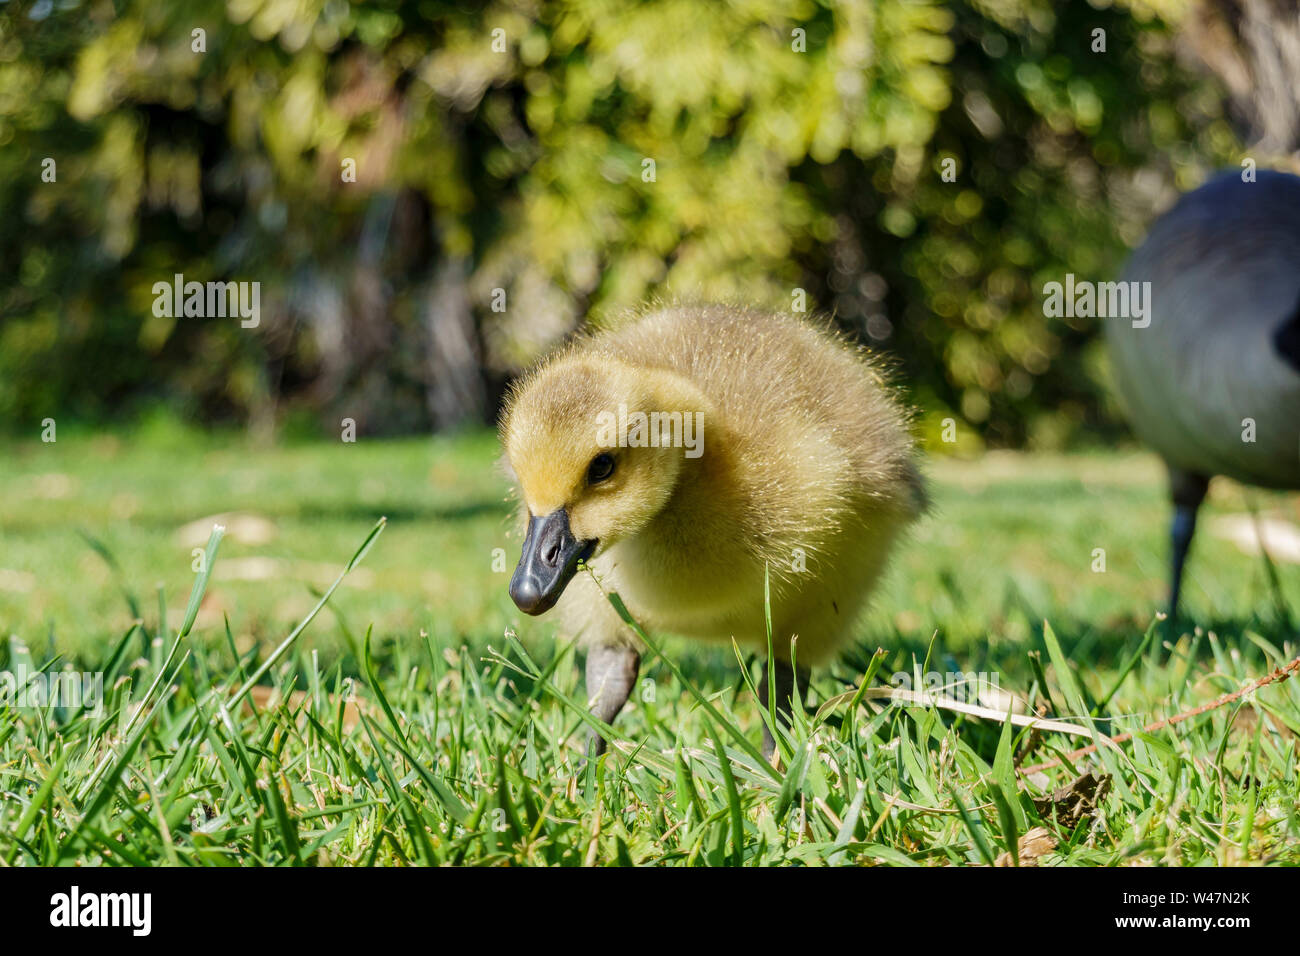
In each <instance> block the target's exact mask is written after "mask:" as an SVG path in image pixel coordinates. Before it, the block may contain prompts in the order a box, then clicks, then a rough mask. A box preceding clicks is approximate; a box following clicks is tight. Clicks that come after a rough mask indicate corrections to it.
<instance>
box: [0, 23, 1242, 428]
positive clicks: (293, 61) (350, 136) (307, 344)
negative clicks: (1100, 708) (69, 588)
mask: <svg viewBox="0 0 1300 956" xmlns="http://www.w3.org/2000/svg"><path fill="white" fill-rule="evenodd" d="M1180 13H1181V4H1180V3H1177V2H1170V3H1160V4H1156V5H1154V7H1153V6H1152V5H1148V4H1138V5H1134V6H1129V5H1125V4H1120V5H1117V6H1114V7H1108V8H1105V9H1093V8H1092V7H1090V6H1087V5H1083V4H1068V5H1058V4H1051V3H1049V2H1047V0H996V2H993V0H965V2H949V3H941V2H937V0H936V2H919V0H879V2H874V3H871V4H865V3H858V2H811V0H804V2H799V3H794V4H790V3H784V2H783V3H777V2H775V0H754V2H748V3H737V4H699V3H696V2H693V0H665V2H660V3H654V4H644V3H638V2H633V0H615V2H610V0H553V2H548V3H544V4H540V5H535V4H531V3H529V4H525V3H522V2H510V0H506V2H496V3H491V4H488V5H486V6H484V7H482V8H475V9H473V10H469V9H464V8H462V7H460V6H456V5H452V4H444V3H438V2H433V0H424V2H419V3H398V2H388V3H373V4H348V3H340V2H336V0H331V2H309V3H290V2H288V0H238V2H232V3H228V4H227V3H224V2H214V0H180V2H176V3H169V4H165V5H161V6H160V5H158V4H155V3H152V2H147V0H124V2H120V3H116V4H112V3H109V2H108V0H89V2H84V3H82V2H70V3H55V4H53V5H50V4H49V3H38V4H32V5H25V4H23V3H17V2H15V3H9V4H6V5H4V7H3V9H0V145H2V146H3V149H0V208H3V209H4V210H6V212H8V215H6V216H5V217H4V220H3V223H2V224H0V256H3V258H4V261H6V262H9V263H13V264H14V268H13V269H11V270H7V271H6V273H5V274H4V276H3V277H0V317H2V320H3V326H0V422H4V423H5V424H6V426H7V427H9V428H14V429H21V430H23V431H27V430H29V429H31V428H33V427H34V426H35V423H37V422H39V421H40V420H41V419H42V418H44V417H46V416H48V415H55V416H57V415H72V416H77V417H83V418H90V419H104V418H107V417H110V416H113V415H116V414H121V413H122V412H124V411H130V410H131V409H132V408H133V407H136V406H140V405H146V404H149V403H153V402H157V401H159V400H166V401H168V402H169V403H171V404H172V405H173V406H174V407H176V408H178V409H180V410H181V411H182V412H183V413H184V414H186V415H191V416H198V417H201V418H203V419H206V420H214V419H218V420H220V419H231V420H236V421H251V422H253V423H254V424H257V425H259V426H268V427H271V426H274V425H275V424H276V423H278V422H280V421H282V420H283V419H284V417H285V415H287V414H290V413H292V412H294V410H296V409H303V410H307V411H309V412H311V413H313V414H317V415H319V416H320V418H321V420H322V421H329V422H332V423H336V422H337V421H338V417H339V415H340V413H343V414H349V415H351V416H352V417H354V418H356V419H357V421H358V422H360V423H361V426H362V428H363V430H370V431H378V430H385V431H404V430H411V429H416V428H425V427H427V426H428V424H429V418H430V415H431V412H430V407H431V406H432V405H434V404H436V403H435V402H433V401H431V400H430V399H429V398H428V395H427V393H428V392H429V390H430V389H434V388H436V387H437V386H438V383H439V381H442V380H445V379H446V378H447V376H448V373H447V371H446V370H445V369H444V368H443V366H442V365H440V364H439V363H440V362H442V361H444V359H443V358H442V357H441V356H444V355H445V354H449V353H451V352H454V351H455V350H454V349H449V348H448V346H447V344H446V341H445V337H444V336H443V335H442V331H441V329H440V328H439V327H438V326H437V322H438V321H440V319H439V318H438V317H439V316H441V315H442V313H438V312H436V310H435V311H432V312H431V309H432V308H433V307H432V305H431V303H433V302H444V301H451V302H453V303H459V304H458V305H455V306H453V309H454V310H456V309H458V310H461V311H464V312H466V314H468V315H469V316H471V319H470V324H469V330H470V331H469V334H470V336H471V338H472V341H471V342H469V343H468V345H467V346H466V349H467V352H466V354H467V355H469V356H471V357H472V361H474V362H477V363H479V364H480V365H481V368H475V369H473V370H472V371H471V378H472V379H473V378H477V379H479V380H481V383H482V389H483V390H484V392H485V394H486V395H487V397H488V399H489V400H487V401H476V400H474V399H473V398H472V397H471V398H467V399H463V401H462V407H461V414H460V416H459V417H470V418H472V417H474V416H475V415H480V416H481V415H484V414H487V413H490V410H491V401H490V398H491V395H492V394H493V393H494V391H495V390H497V389H499V388H500V387H501V384H502V383H503V381H504V380H505V378H507V377H508V376H509V375H510V374H512V373H513V372H514V371H516V370H517V369H518V368H519V367H520V366H521V365H523V364H526V363H527V362H528V361H530V360H531V359H532V358H533V357H534V356H535V355H536V354H537V353H538V351H539V350H541V349H542V348H544V347H546V346H547V345H548V344H549V343H550V342H552V341H554V340H555V339H556V338H557V337H559V336H561V335H563V334H564V333H566V332H567V331H568V330H569V329H570V328H571V327H572V326H573V325H574V324H575V323H577V322H578V321H579V320H580V319H583V318H590V319H591V320H593V321H595V322H601V321H605V320H607V319H608V318H609V317H610V316H612V315H613V314H616V313H617V312H619V311H621V310H624V309H627V308H631V307H636V306H638V305H639V304H641V303H642V302H644V301H645V300H646V299H647V298H648V297H652V296H660V297H679V298H686V299H701V298H715V299H716V298H732V299H737V300H743V301H746V302H751V303H763V304H767V305H770V306H773V307H777V308H785V309H788V308H791V307H792V305H793V301H794V300H793V298H792V296H793V290H795V289H797V288H802V289H806V290H808V292H809V302H808V305H809V307H810V308H812V309H817V308H820V309H823V310H827V311H830V312H833V313H834V314H835V315H836V316H837V318H838V320H839V321H841V323H842V324H844V325H845V326H846V327H848V328H850V329H852V330H853V331H855V332H856V333H857V334H858V335H859V336H860V337H862V338H863V339H864V340H866V341H868V342H870V343H873V344H876V345H879V346H881V347H883V348H886V349H889V350H892V351H894V352H896V353H897V354H898V355H899V357H900V359H901V362H902V365H903V371H904V372H905V378H906V381H907V382H908V383H909V384H911V385H912V386H913V389H914V396H915V399H916V400H917V402H918V403H919V404H920V405H921V406H922V407H923V408H924V409H925V410H926V411H927V412H928V413H929V417H928V419H927V421H926V428H927V429H931V430H937V429H938V427H939V422H940V421H941V420H942V419H943V418H944V417H947V416H949V415H951V416H954V417H956V418H957V419H959V420H961V421H964V422H966V423H968V424H969V425H971V426H973V429H966V430H963V435H968V436H974V435H977V434H978V435H982V436H984V437H985V438H986V439H988V440H990V441H992V442H995V443H999V444H1018V443H1024V442H1030V443H1036V444H1042V445H1058V444H1061V443H1063V442H1066V441H1068V440H1069V439H1070V438H1071V437H1073V436H1074V434H1075V432H1076V430H1077V429H1078V427H1079V426H1080V425H1088V426H1097V425H1101V424H1105V423H1108V422H1112V421H1113V420H1114V410H1113V409H1112V408H1111V407H1110V406H1109V405H1108V404H1107V402H1106V400H1105V399H1104V397H1103V390H1102V384H1103V377H1104V369H1103V363H1102V362H1101V361H1100V358H1099V356H1098V355H1097V354H1096V347H1095V346H1096V343H1095V341H1094V339H1095V333H1096V328H1095V322H1092V321H1089V320H1065V319H1060V320H1055V319H1047V318H1045V317H1044V316H1043V315H1042V310H1041V305H1040V301H1041V300H1040V290H1041V286H1042V283H1043V282H1044V281H1047V280H1048V279H1051V278H1059V277H1060V275H1062V274H1063V273H1064V272H1067V271H1073V272H1075V273H1077V274H1080V275H1088V276H1108V275H1110V274H1111V273H1112V272H1113V271H1114V270H1115V268H1116V266H1117V264H1118V262H1119V260H1120V258H1121V256H1122V253H1123V249H1124V246H1125V244H1126V243H1132V242H1133V241H1135V240H1136V239H1137V238H1138V237H1139V236H1140V232H1141V227H1142V225H1143V223H1144V222H1145V220H1146V218H1147V216H1148V215H1149V213H1150V210H1151V208H1152V207H1153V206H1154V205H1156V203H1157V202H1158V200H1159V199H1160V198H1161V197H1162V196H1164V195H1165V194H1166V193H1167V191H1168V187H1169V185H1170V184H1171V183H1177V184H1178V185H1179V186H1188V185H1191V184H1193V183H1194V182H1195V181H1196V180H1198V179H1199V178H1200V177H1201V176H1202V175H1203V174H1204V173H1205V171H1206V170H1208V169H1209V168H1212V167H1214V166H1216V165H1220V164H1222V163H1223V162H1225V161H1226V160H1228V159H1230V158H1231V157H1232V156H1233V150H1234V148H1235V144H1234V140H1233V137H1232V135H1231V133H1230V132H1229V130H1228V127H1227V126H1226V124H1225V122H1224V120H1223V118H1222V116H1221V106H1220V98H1219V97H1218V95H1217V94H1216V93H1215V92H1214V91H1213V90H1212V89H1211V88H1210V87H1208V86H1207V85H1206V84H1205V83H1204V82H1202V81H1195V80H1193V79H1191V78H1189V77H1187V76H1186V75H1184V74H1183V72H1182V71H1181V70H1180V68H1179V67H1178V66H1177V65H1176V63H1175V59H1174V55H1173V39H1174V31H1175V29H1176V27H1177V23H1178V19H1179V16H1180ZM198 29H202V30H204V31H206V33H205V34H204V49H203V50H202V51H201V52H196V51H195V44H196V40H195V35H194V31H195V30H198ZM1095 29H1104V30H1105V36H1106V51H1105V52H1104V53H1103V52H1094V51H1093V43H1094V39H1093V31H1094V30H1095ZM497 30H499V31H502V32H501V33H500V34H499V35H494V31H497ZM498 40H499V43H500V45H499V46H496V45H495V44H497V43H498ZM46 158H51V159H53V160H55V162H56V164H57V167H56V168H57V174H58V175H57V181H56V182H52V183H48V182H43V181H42V179H41V173H42V161H43V160H44V159H46ZM945 159H953V160H954V161H955V163H956V166H955V168H956V170H957V175H956V179H955V181H953V182H947V181H945V180H944V179H943V177H942V175H941V174H942V170H943V161H944V160H945ZM345 160H355V164H356V173H357V176H356V181H355V182H347V181H344V177H343V176H342V175H341V173H342V169H343V164H344V162H345ZM649 161H653V177H651V176H650V174H649V169H650V167H649V165H648V162H649ZM651 178H652V180H653V181H648V180H650V179H651ZM175 273H182V274H184V275H185V276H186V277H187V278H188V279H198V280H200V281H207V280H216V279H241V280H256V281H259V282H261V283H262V284H263V297H262V303H263V313H264V317H263V323H262V326H261V327H260V328H259V329H258V330H256V332H250V331H246V330H243V329H241V328H240V327H239V325H238V323H237V322H231V321H229V320H223V319H216V318H204V319H195V318H191V319H184V318H182V319H174V318H163V317H158V316H155V315H153V313H152V308H151V306H152V302H153V294H152V292H151V289H152V287H153V284H154V283H155V282H158V281H169V280H170V278H171V276H172V275H173V274H175ZM495 290H503V291H504V294H505V301H506V303H507V308H506V311H504V312H497V311H493V309H492V305H493V301H494V296H496V295H498V294H499V293H497V292H496V291H495ZM447 292H450V298H449V299H446V298H442V297H440V296H441V294H442V293H447ZM461 391H464V389H463V388H462V389H461ZM469 391H470V392H471V393H472V392H474V389H473V388H470V389H469ZM454 417H456V416H453V418H454ZM434 422H435V423H438V424H445V423H446V416H445V415H443V416H441V417H439V416H438V415H437V414H434ZM966 440H967V441H975V440H977V439H975V438H974V437H969V438H967V439H966Z"/></svg>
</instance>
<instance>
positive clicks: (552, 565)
mask: <svg viewBox="0 0 1300 956" xmlns="http://www.w3.org/2000/svg"><path fill="white" fill-rule="evenodd" d="M595 550H596V542H595V541H579V540H578V539H577V538H575V537H574V536H573V532H572V531H570V530H569V513H568V512H567V511H565V510H564V509H563V508H558V509H556V510H555V511H552V512H551V513H550V514H548V515H543V516H542V517H540V518H534V517H531V516H530V517H529V518H528V533H527V535H526V536H525V537H524V553H523V554H522V555H520V557H519V567H517V568H515V573H514V577H512V578H511V579H510V598H511V600H513V601H514V602H515V604H516V605H517V606H518V607H519V610H521V611H523V612H524V613H525V614H543V613H545V612H546V611H549V610H550V609H551V608H553V607H554V606H555V602H556V601H558V600H559V599H560V595H561V594H563V593H564V588H565V585H567V584H568V583H569V580H570V579H571V578H572V577H573V574H574V572H575V571H577V570H578V562H579V561H585V560H586V559H587V558H589V557H591V554H592V552H593V551H595Z"/></svg>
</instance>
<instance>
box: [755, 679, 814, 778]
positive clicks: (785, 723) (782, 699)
mask: <svg viewBox="0 0 1300 956" xmlns="http://www.w3.org/2000/svg"><path fill="white" fill-rule="evenodd" d="M773 664H774V666H773V668H772V670H773V671H774V672H775V673H774V676H775V678H776V719H777V722H778V723H780V725H781V726H782V727H789V726H790V719H791V718H790V714H791V713H792V711H793V708H794V704H792V703H791V701H790V698H792V697H793V696H794V669H793V668H791V667H790V662H789V661H783V660H781V659H780V658H777V659H776V660H775V661H774V662H773ZM799 678H800V681H801V682H802V683H803V686H804V687H807V686H808V673H807V672H806V671H802V670H801V671H800V674H799ZM767 689H768V682H767V664H764V665H763V677H762V680H760V681H759V682H758V702H759V706H761V707H762V708H763V709H764V710H767V699H768V698H767ZM774 753H776V738H775V737H773V736H772V731H771V730H769V729H768V726H767V723H766V722H764V723H763V756H764V757H766V758H767V759H768V760H771V759H772V754H774Z"/></svg>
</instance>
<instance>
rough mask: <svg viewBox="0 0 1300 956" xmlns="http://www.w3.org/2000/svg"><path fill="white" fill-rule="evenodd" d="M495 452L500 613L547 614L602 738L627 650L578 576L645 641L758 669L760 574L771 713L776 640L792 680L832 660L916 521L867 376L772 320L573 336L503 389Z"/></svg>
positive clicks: (905, 463) (888, 402) (631, 654)
mask: <svg viewBox="0 0 1300 956" xmlns="http://www.w3.org/2000/svg"><path fill="white" fill-rule="evenodd" d="M642 416H644V417H642ZM501 438H502V443H503V445H504V446H505V451H506V457H507V459H508V462H509V465H510V469H511V470H512V472H513V475H514V477H515V479H516V480H517V482H518V487H519V492H520V497H521V500H522V504H523V505H524V506H525V507H526V509H527V514H526V517H527V531H526V536H525V539H524V544H523V554H522V556H521V558H520V561H519V566H518V567H517V568H516V570H515V573H514V576H513V578H512V579H511V582H510V596H511V597H512V598H513V599H514V602H515V604H516V605H518V607H519V608H520V610H522V611H525V612H526V613H528V614H541V613H543V612H545V611H547V610H548V609H550V608H551V607H552V606H556V608H557V612H558V613H559V615H560V617H561V623H562V624H563V626H564V629H565V630H566V631H567V632H568V633H570V634H572V635H576V636H578V637H579V638H580V640H581V643H582V644H583V645H584V647H585V648H586V651H587V671H586V677H587V694H588V697H589V699H590V701H591V706H592V711H593V713H594V714H595V716H597V717H599V718H600V719H601V720H603V721H606V722H612V721H613V719H614V717H615V715H617V714H618V712H619V710H621V709H622V707H623V704H624V703H625V702H626V701H627V698H628V695H629V694H630V693H631V691H632V688H633V685H634V683H635V681H636V677H637V672H638V669H639V667H640V652H639V647H638V642H637V640H636V638H635V637H634V636H633V635H632V633H631V632H630V631H629V630H628V628H627V627H626V626H625V625H624V624H623V622H622V621H621V620H620V619H619V617H618V615H617V613H616V612H615V611H614V609H613V607H612V606H611V605H610V604H609V602H608V600H607V599H606V597H605V595H604V594H603V593H602V591H601V588H600V587H599V586H598V585H597V583H596V581H593V580H592V578H591V576H590V575H587V574H579V575H577V576H576V577H575V571H576V570H577V568H578V563H579V561H586V563H587V564H588V565H589V566H590V567H591V568H592V569H593V570H594V571H595V573H596V576H597V578H598V579H599V581H600V584H601V585H603V587H604V588H605V589H607V590H611V591H617V592H618V593H619V594H620V595H621V596H622V598H623V601H624V602H625V604H626V605H627V608H628V610H629V611H630V612H631V613H632V615H633V616H634V617H635V618H636V619H637V620H638V621H639V622H640V623H641V624H642V625H644V626H645V627H647V628H648V629H650V632H651V633H654V632H656V631H658V632H663V633H671V634H677V635H681V636H683V637H686V638H692V639H700V640H709V641H722V642H730V640H731V638H732V637H735V639H736V640H737V641H738V642H739V643H740V644H741V645H742V646H748V647H750V648H752V649H754V650H756V651H758V652H760V653H766V647H767V637H766V625H765V622H764V601H763V574H764V567H765V566H766V567H768V568H770V574H771V585H772V598H771V609H772V624H773V646H774V653H775V656H776V657H777V661H776V667H775V673H776V674H777V678H778V684H777V700H778V702H779V706H780V707H781V708H782V709H786V710H788V708H789V707H790V699H791V693H792V690H793V686H792V685H793V681H794V674H793V671H792V670H791V668H790V665H789V660H790V639H791V638H792V637H795V636H797V637H798V643H797V652H796V663H797V664H798V665H799V666H800V669H801V670H802V669H803V665H816V664H819V663H822V662H825V661H827V660H828V659H829V658H831V657H832V656H833V655H834V654H835V653H836V652H837V651H838V650H840V649H841V648H842V647H843V646H844V644H845V643H846V642H847V641H848V640H849V639H850V638H851V637H852V635H853V625H854V623H855V620H856V618H857V616H858V612H859V611H860V610H861V608H862V606H863V603H864V601H865V600H866V598H867V597H868V595H869V594H870V593H871V590H872V588H873V586H874V585H875V583H876V581H877V580H878V578H879V577H880V575H881V572H882V570H883V569H884V567H885V562H886V559H887V557H888V555H889V552H890V549H891V548H892V547H893V545H894V543H895V541H896V540H897V539H898V537H899V533H900V532H901V531H902V530H903V529H904V528H905V527H906V526H907V525H908V523H909V522H911V521H912V520H913V519H914V518H915V517H916V516H917V514H918V513H919V512H920V510H921V509H922V507H923V505H924V498H925V496H924V491H923V487H922V482H921V478H920V476H919V474H918V472H917V468H916V463H915V460H914V448H913V443H912V439H911V437H910V435H909V431H908V421H907V415H906V413H905V412H904V411H903V409H902V408H901V407H900V405H899V404H898V402H897V400H896V398H895V397H894V395H893V394H892V393H891V390H890V389H889V387H888V386H887V385H886V384H885V383H884V381H883V379H882V376H881V374H880V372H879V370H878V368H877V367H876V366H875V365H873V364H872V362H871V360H870V359H869V358H868V357H867V356H866V355H865V354H864V353H863V352H862V351H861V350H859V349H856V348H854V347H852V346H851V345H849V344H847V343H845V342H844V341H842V340H841V339H840V338H838V337H836V336H834V335H833V334H831V333H829V332H827V331H825V330H823V329H821V328H817V327H814V326H813V325H811V324H809V323H807V322H804V321H800V320H798V319H795V318H792V317H790V316H785V315H775V314H770V313H766V312H757V311H745V310H739V309H732V308H726V307H719V306H709V307H698V308H697V307H674V308H666V309H662V310H660V311H655V312H652V313H650V314H647V315H644V316H642V317H640V318H637V319H635V320H633V321H630V322H628V323H627V324H625V325H623V326H622V327H620V328H618V329H616V330H614V331H608V332H602V333H598V334H595V335H592V336H589V337H586V338H583V339H581V340H579V341H577V342H576V343H574V344H572V345H570V346H568V347H567V348H564V349H562V350H561V351H559V352H558V353H557V354H555V355H553V356H552V357H551V358H549V359H547V360H546V361H544V362H543V363H542V364H541V365H539V366H538V367H537V368H536V369H534V370H533V371H532V372H530V373H529V374H528V375H527V376H525V377H524V378H523V379H521V380H520V381H519V382H518V383H517V384H516V385H515V387H514V388H513V390H512V393H511V396H510V399H509V401H508V403H507V408H506V411H505V413H504V415H503V416H502V421H501ZM766 672H767V670H766V668H764V675H766ZM763 683H764V685H766V676H765V677H764V681H763ZM760 693H761V695H762V699H764V700H766V699H767V689H766V686H764V687H762V688H761V690H760ZM593 748H594V752H595V753H599V752H601V751H602V750H603V749H604V742H603V741H601V740H599V739H598V738H596V739H594V740H593ZM772 749H773V741H772V739H771V736H770V735H769V734H768V733H767V732H766V729H765V733H764V750H765V752H766V753H768V754H770V753H771V752H772Z"/></svg>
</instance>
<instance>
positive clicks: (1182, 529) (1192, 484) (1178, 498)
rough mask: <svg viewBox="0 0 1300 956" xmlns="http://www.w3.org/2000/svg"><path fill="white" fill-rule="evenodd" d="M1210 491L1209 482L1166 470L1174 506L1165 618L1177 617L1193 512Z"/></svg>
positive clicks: (1193, 526) (1199, 477)
mask: <svg viewBox="0 0 1300 956" xmlns="http://www.w3.org/2000/svg"><path fill="white" fill-rule="evenodd" d="M1209 487H1210V479H1209V478H1207V477H1206V476H1205V475H1197V474H1193V473H1191V472H1186V471H1182V470H1180V469H1177V468H1170V469H1169V491H1170V497H1171V498H1173V502H1174V521H1173V527H1172V528H1171V530H1170V543H1171V545H1172V550H1171V554H1170V563H1171V566H1172V567H1171V577H1170V582H1169V617H1170V619H1171V620H1172V619H1173V618H1175V617H1176V616H1177V615H1178V596H1179V594H1180V593H1181V592H1182V587H1183V565H1184V563H1186V561H1187V549H1188V547H1189V546H1190V545H1191V543H1192V535H1193V534H1194V533H1195V532H1196V511H1197V509H1198V508H1200V507H1201V502H1202V501H1204V500H1205V492H1206V491H1207V490H1208V489H1209Z"/></svg>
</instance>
